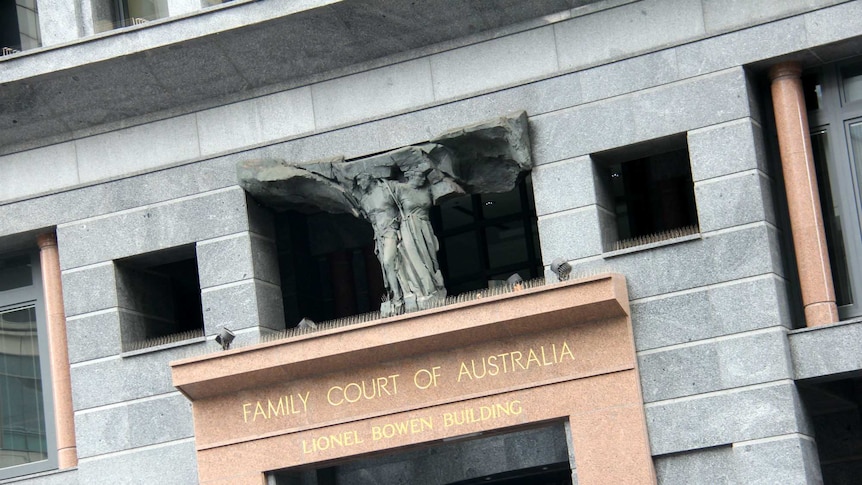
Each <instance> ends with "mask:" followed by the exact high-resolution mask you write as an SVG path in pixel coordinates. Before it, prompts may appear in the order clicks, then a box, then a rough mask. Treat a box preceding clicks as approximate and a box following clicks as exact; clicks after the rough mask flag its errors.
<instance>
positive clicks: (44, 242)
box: [36, 231, 57, 249]
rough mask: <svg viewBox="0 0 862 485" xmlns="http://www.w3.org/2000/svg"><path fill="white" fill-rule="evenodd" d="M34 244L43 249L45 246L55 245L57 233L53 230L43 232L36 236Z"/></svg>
mask: <svg viewBox="0 0 862 485" xmlns="http://www.w3.org/2000/svg"><path fill="white" fill-rule="evenodd" d="M36 244H38V245H39V249H45V248H46V247H50V246H56V245H57V233H55V232H54V231H51V232H43V233H42V234H39V235H38V236H36Z"/></svg>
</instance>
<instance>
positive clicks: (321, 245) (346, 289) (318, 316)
mask: <svg viewBox="0 0 862 485" xmlns="http://www.w3.org/2000/svg"><path fill="white" fill-rule="evenodd" d="M275 227H276V244H277V246H278V262H279V263H278V264H279V272H280V274H281V292H282V300H283V301H284V317H285V324H286V326H287V327H288V328H289V327H293V326H296V324H298V323H299V321H300V320H302V319H303V318H306V317H307V318H310V319H311V320H313V321H315V322H320V321H325V320H331V319H334V318H340V317H346V316H350V315H356V314H359V313H367V312H370V311H375V310H379V309H380V302H381V299H382V296H383V294H384V290H383V275H382V272H381V270H380V263H378V261H377V256H376V255H375V254H374V242H373V241H374V236H373V233H372V230H371V225H370V224H368V223H367V222H365V221H362V220H359V219H357V218H355V217H353V216H350V215H347V214H328V213H325V212H319V213H314V214H305V213H301V212H296V211H286V212H282V213H279V214H276V215H275Z"/></svg>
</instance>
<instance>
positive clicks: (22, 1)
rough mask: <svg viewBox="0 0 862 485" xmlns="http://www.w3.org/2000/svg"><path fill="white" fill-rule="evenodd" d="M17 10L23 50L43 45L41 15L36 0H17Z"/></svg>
mask: <svg viewBox="0 0 862 485" xmlns="http://www.w3.org/2000/svg"><path fill="white" fill-rule="evenodd" d="M15 10H16V12H17V17H18V34H19V36H20V39H21V50H27V49H33V48H35V47H39V46H40V45H41V41H40V34H39V15H38V13H36V12H37V11H36V2H35V0H16V2H15Z"/></svg>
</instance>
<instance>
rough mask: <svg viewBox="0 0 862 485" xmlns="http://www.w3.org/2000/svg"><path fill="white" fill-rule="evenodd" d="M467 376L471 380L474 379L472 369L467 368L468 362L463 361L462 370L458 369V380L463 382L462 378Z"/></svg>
mask: <svg viewBox="0 0 862 485" xmlns="http://www.w3.org/2000/svg"><path fill="white" fill-rule="evenodd" d="M464 376H467V377H469V378H470V380H471V381H472V380H473V376H471V375H470V369H468V368H467V364H465V363H464V362H461V370H459V371H458V382H461V378H462V377H464Z"/></svg>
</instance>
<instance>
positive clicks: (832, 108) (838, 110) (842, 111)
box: [808, 59, 862, 320]
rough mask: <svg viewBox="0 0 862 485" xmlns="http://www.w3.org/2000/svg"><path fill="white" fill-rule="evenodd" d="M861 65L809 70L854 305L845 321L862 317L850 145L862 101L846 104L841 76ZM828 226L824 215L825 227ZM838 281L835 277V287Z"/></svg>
mask: <svg viewBox="0 0 862 485" xmlns="http://www.w3.org/2000/svg"><path fill="white" fill-rule="evenodd" d="M859 62H860V61H859V59H855V60H851V61H850V62H842V63H836V64H831V65H828V66H824V67H822V68H819V69H815V70H812V71H808V72H811V73H816V74H819V78H820V87H821V90H822V91H821V93H822V94H821V97H820V105H819V106H818V107H817V108H815V109H813V110H808V125H809V135H811V136H813V135H817V134H821V133H825V134H826V145H827V146H826V149H825V152H826V158H827V159H826V160H824V161H823V163H824V164H825V166H826V171H827V174H828V177H829V182H830V186H831V190H832V194H831V195H832V199H833V201H837V203H836V205H837V207H838V209H839V210H840V215H841V232H842V239H843V242H844V251H845V255H846V264H847V272H848V277H849V280H850V288H849V292H848V293H849V294H850V296H851V300H852V302H851V303H848V304H844V305H840V306H839V307H838V315H839V317H840V318H841V319H842V320H846V319H849V318H853V317H858V316H860V315H862V188H860V183H859V179H858V175H859V174H858V173H857V171H858V168H857V167H856V165H855V163H854V160H853V153H852V147H851V144H850V125H851V124H852V123H856V122H862V100H858V101H855V102H852V103H846V102H845V96H844V89H843V83H842V79H841V74H840V73H841V68H842V67H845V66H847V65H850V64H857V63H859ZM859 156H860V157H862V153H860V154H859ZM818 190H822V189H821V188H819V187H818ZM821 202H822V196H821ZM821 210H822V208H821ZM829 223H830V221H827V220H825V216H824V224H829ZM827 232H828V231H827ZM833 264H835V263H834V262H833ZM835 282H836V278H835V275H833V284H835ZM836 293H837V292H836Z"/></svg>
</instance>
